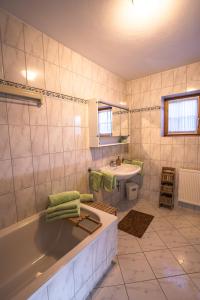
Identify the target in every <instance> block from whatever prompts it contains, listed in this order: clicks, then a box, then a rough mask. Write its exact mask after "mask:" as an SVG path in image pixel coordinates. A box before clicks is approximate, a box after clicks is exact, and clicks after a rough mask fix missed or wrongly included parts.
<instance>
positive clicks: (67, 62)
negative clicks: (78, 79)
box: [59, 44, 72, 71]
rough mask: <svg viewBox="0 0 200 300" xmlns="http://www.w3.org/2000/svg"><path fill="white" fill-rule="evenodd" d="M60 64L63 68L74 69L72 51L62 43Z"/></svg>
mask: <svg viewBox="0 0 200 300" xmlns="http://www.w3.org/2000/svg"><path fill="white" fill-rule="evenodd" d="M59 65H60V67H62V68H66V69H68V70H70V71H71V70H72V51H71V49H69V48H67V47H65V46H64V45H62V44H59Z"/></svg>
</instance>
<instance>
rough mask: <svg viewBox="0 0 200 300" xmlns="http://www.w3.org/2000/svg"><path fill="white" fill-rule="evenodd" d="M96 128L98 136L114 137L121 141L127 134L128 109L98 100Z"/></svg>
mask: <svg viewBox="0 0 200 300" xmlns="http://www.w3.org/2000/svg"><path fill="white" fill-rule="evenodd" d="M98 130H99V136H100V137H116V138H118V139H119V142H122V141H123V137H127V136H128V135H129V113H128V109H127V108H122V107H120V106H119V107H118V106H114V105H112V104H109V103H105V102H98Z"/></svg>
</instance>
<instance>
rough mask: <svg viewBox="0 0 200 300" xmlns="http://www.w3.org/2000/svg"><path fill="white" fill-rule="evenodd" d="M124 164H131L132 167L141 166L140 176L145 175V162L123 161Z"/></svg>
mask: <svg viewBox="0 0 200 300" xmlns="http://www.w3.org/2000/svg"><path fill="white" fill-rule="evenodd" d="M123 163H124V164H131V165H135V166H139V167H140V168H141V170H140V172H139V174H140V175H141V176H143V175H144V173H143V166H144V162H143V161H140V160H134V159H125V160H124V161H123Z"/></svg>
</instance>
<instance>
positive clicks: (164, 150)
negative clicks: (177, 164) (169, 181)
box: [160, 145, 172, 161]
mask: <svg viewBox="0 0 200 300" xmlns="http://www.w3.org/2000/svg"><path fill="white" fill-rule="evenodd" d="M160 159H161V160H165V161H171V160H172V145H161V148H160Z"/></svg>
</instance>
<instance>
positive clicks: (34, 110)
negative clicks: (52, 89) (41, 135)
mask: <svg viewBox="0 0 200 300" xmlns="http://www.w3.org/2000/svg"><path fill="white" fill-rule="evenodd" d="M29 115H30V124H31V125H46V124H47V111H46V99H45V97H43V104H42V105H41V106H40V107H38V106H29Z"/></svg>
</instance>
